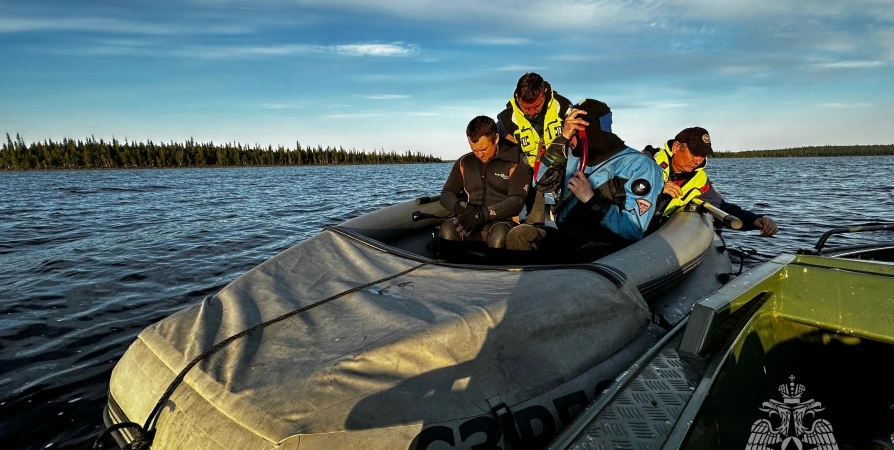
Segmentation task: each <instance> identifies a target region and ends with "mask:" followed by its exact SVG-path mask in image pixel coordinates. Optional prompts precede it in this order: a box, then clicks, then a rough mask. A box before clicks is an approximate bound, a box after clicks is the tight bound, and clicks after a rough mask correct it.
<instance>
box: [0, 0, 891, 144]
mask: <svg viewBox="0 0 894 450" xmlns="http://www.w3.org/2000/svg"><path fill="white" fill-rule="evenodd" d="M0 11H2V13H0V133H3V132H8V133H10V134H11V135H13V136H15V134H16V133H19V134H21V136H22V137H23V138H24V140H25V141H26V142H33V141H39V140H44V139H61V138H63V137H71V138H84V137H88V136H95V137H96V138H104V139H110V138H112V137H114V138H117V139H119V140H124V139H125V138H126V139H128V140H131V141H134V140H136V141H145V140H153V141H156V142H159V141H164V142H168V141H183V140H186V139H189V138H193V139H195V140H197V141H202V142H208V141H213V142H216V143H220V142H234V141H235V142H240V143H244V144H249V145H254V144H259V145H263V146H266V145H273V146H277V145H283V146H287V147H294V146H295V144H296V142H297V143H301V144H302V145H305V146H307V145H311V146H316V145H323V146H343V147H344V148H355V149H358V150H367V151H370V150H378V149H382V150H386V151H391V150H394V151H398V152H405V151H407V150H411V151H414V152H416V151H419V152H422V153H426V154H432V155H435V156H439V157H442V158H445V159H453V158H456V157H458V156H460V155H462V154H464V153H466V152H468V151H469V147H468V143H467V141H466V137H465V127H466V124H468V122H469V120H471V119H472V118H473V117H475V116H477V115H487V116H491V117H494V118H496V115H497V114H498V113H499V112H500V111H501V110H502V109H503V108H504V107H505V105H506V102H507V101H508V100H509V98H510V97H511V96H512V92H513V89H514V88H515V84H516V82H517V81H518V78H519V77H520V76H522V75H524V74H525V73H526V72H537V73H539V74H541V75H542V76H543V77H544V78H545V79H546V80H547V81H549V82H550V83H551V84H552V86H553V88H554V89H555V90H556V92H558V93H559V94H562V95H564V96H566V97H568V98H569V99H571V100H572V101H579V100H581V99H584V98H595V99H599V100H602V101H605V102H606V103H608V105H609V106H610V107H611V108H612V111H613V117H614V131H615V132H616V133H617V134H618V135H619V136H620V137H621V138H622V139H624V140H625V141H626V142H627V144H628V145H630V146H632V147H634V148H643V147H644V146H646V145H660V144H661V143H662V142H663V141H665V140H667V139H671V138H672V137H673V136H674V135H675V134H676V133H677V132H678V131H679V130H681V129H683V128H685V127H689V126H702V127H705V128H707V129H708V131H709V132H710V133H711V138H712V143H713V146H714V148H715V150H719V151H731V150H732V151H735V150H749V149H772V148H784V147H793V146H808V145H850V144H892V143H894V121H892V120H894V119H892V117H894V0H810V1H805V0H719V1H717V0H664V1H658V0H654V1H653V0H640V1H632V0H619V1H609V0H592V1H587V0H550V1H538V0H529V1H527V2H516V1H508V0H491V1H484V0H450V1H445V0H326V1H318V0H253V1H251V2H249V1H235V0H151V1H147V0H128V1H120V0H92V1H82V0H15V1H10V0H0Z"/></svg>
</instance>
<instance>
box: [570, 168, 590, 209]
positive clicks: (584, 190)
mask: <svg viewBox="0 0 894 450" xmlns="http://www.w3.org/2000/svg"><path fill="white" fill-rule="evenodd" d="M568 189H570V190H571V192H572V193H573V194H574V196H575V197H577V199H578V200H579V201H581V202H582V203H587V202H588V201H590V199H591V198H593V195H594V193H593V186H590V180H588V179H587V177H585V176H584V174H582V173H580V172H575V173H574V176H573V177H571V179H570V180H568Z"/></svg>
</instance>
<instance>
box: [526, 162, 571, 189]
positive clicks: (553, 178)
mask: <svg viewBox="0 0 894 450" xmlns="http://www.w3.org/2000/svg"><path fill="white" fill-rule="evenodd" d="M564 169H565V167H564V166H563V167H561V168H560V167H550V168H549V169H547V170H546V172H544V173H543V176H542V177H540V179H539V180H537V183H536V184H535V185H534V186H535V187H536V188H537V190H538V191H540V192H556V191H557V190H558V189H559V186H561V185H562V182H563V181H565V170H564Z"/></svg>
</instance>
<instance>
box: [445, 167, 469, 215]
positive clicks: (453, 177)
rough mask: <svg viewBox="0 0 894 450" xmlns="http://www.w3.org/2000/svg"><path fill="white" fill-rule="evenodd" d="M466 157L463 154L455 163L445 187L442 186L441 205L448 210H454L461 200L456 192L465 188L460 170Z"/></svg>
mask: <svg viewBox="0 0 894 450" xmlns="http://www.w3.org/2000/svg"><path fill="white" fill-rule="evenodd" d="M464 157H465V156H461V157H460V158H459V159H457V160H456V162H455V163H453V168H452V169H450V175H447V181H445V182H444V187H443V188H441V206H443V207H444V209H446V210H447V211H453V207H454V206H455V205H456V204H457V202H459V198H457V196H456V194H458V193H460V192H462V191H463V189H464V188H465V184H464V180H463V175H462V172H460V170H459V168H460V164H462V161H463V158H464Z"/></svg>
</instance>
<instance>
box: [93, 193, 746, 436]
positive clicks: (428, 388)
mask: <svg viewBox="0 0 894 450" xmlns="http://www.w3.org/2000/svg"><path fill="white" fill-rule="evenodd" d="M417 210H418V211H422V212H425V213H428V214H432V215H434V216H443V215H444V213H445V211H443V209H442V208H441V207H440V205H439V204H438V203H437V202H436V201H433V202H430V203H423V204H417V203H416V202H413V201H410V202H405V203H400V204H397V205H394V206H391V207H388V208H384V209H382V210H378V211H375V212H372V213H369V214H367V215H364V216H360V217H357V218H354V219H351V220H348V221H346V222H344V223H342V224H340V225H339V226H336V227H331V228H328V229H326V230H324V231H323V232H321V233H320V234H319V235H317V236H314V237H312V238H310V239H307V240H306V241H303V242H301V243H299V244H297V245H296V246H294V247H292V248H290V249H288V250H286V251H284V252H282V253H280V254H279V255H276V256H275V257H273V258H271V259H270V260H268V261H267V262H265V263H263V264H261V265H260V266H258V267H256V268H254V269H252V270H251V271H249V272H246V273H245V274H243V275H242V276H240V277H239V278H237V279H236V280H234V281H233V282H232V283H230V284H229V285H228V286H226V287H225V288H224V289H222V290H221V291H220V292H218V293H217V294H215V295H213V296H210V297H208V298H206V299H205V300H203V301H202V302H200V303H198V304H195V305H192V306H189V307H187V308H185V309H183V310H181V311H179V312H178V313H175V314H174V315H172V316H170V317H168V318H166V319H164V320H162V321H160V322H158V323H156V324H154V325H152V326H150V327H148V328H147V329H146V330H144V331H143V332H142V333H141V334H140V335H139V336H138V338H137V340H136V341H135V342H134V343H133V344H132V345H131V347H130V348H129V349H128V351H127V352H126V353H125V355H124V356H123V357H122V358H121V360H120V361H119V362H118V363H117V365H116V366H115V369H114V370H113V373H112V377H111V381H110V388H109V406H108V408H107V410H106V414H105V418H106V422H107V423H108V424H111V423H120V422H122V421H134V422H139V423H142V422H143V421H145V420H146V418H147V417H148V416H149V413H150V411H151V410H152V409H153V406H155V403H156V402H157V401H158V399H159V398H160V396H161V395H162V393H163V392H164V391H165V389H166V388H167V387H168V386H169V384H170V383H171V381H172V380H173V379H174V378H175V376H176V375H177V373H178V372H179V371H180V370H181V369H182V368H183V367H185V366H186V365H187V363H188V362H190V361H191V360H193V358H195V357H196V356H197V355H199V354H201V353H202V352H203V351H205V350H206V349H208V348H210V347H211V346H212V345H213V344H214V343H216V342H220V341H222V340H224V339H226V338H227V337H229V336H232V335H235V334H237V333H239V332H241V331H243V330H246V329H248V328H251V327H254V326H257V325H258V324H261V323H264V322H266V321H269V320H271V319H274V318H277V317H280V316H283V315H285V314H290V313H291V312H292V311H295V310H297V309H302V310H303V312H301V313H300V314H295V315H293V316H290V317H289V318H288V319H287V320H282V321H280V322H277V323H275V324H273V325H270V326H267V327H264V328H262V329H259V330H257V331H255V332H253V333H251V334H249V335H248V336H246V337H245V338H243V339H240V340H237V341H235V342H233V343H232V344H231V345H229V346H227V347H226V348H224V349H223V350H221V351H220V352H218V353H216V354H214V355H211V356H209V357H207V358H206V359H204V360H203V361H202V362H200V363H199V364H198V365H196V366H195V367H194V368H193V369H191V370H190V371H189V372H188V373H187V374H186V377H185V379H184V381H183V383H181V384H180V385H179V386H177V388H176V389H175V390H174V393H173V395H172V396H171V397H170V399H169V401H168V402H167V404H166V406H165V408H164V409H163V410H162V412H161V414H160V415H159V417H158V422H157V431H156V435H155V438H154V442H153V446H152V448H153V449H167V448H301V449H317V448H367V449H393V448H409V449H436V448H473V447H474V448H492V447H489V446H491V445H501V446H503V447H504V448H506V447H507V446H508V445H509V444H510V443H511V442H513V441H516V442H517V441H519V440H521V441H522V442H524V443H525V445H526V446H528V448H544V447H545V446H546V445H548V443H549V442H550V441H552V439H553V438H554V437H555V435H556V434H557V433H559V432H560V431H561V430H562V429H563V428H564V427H565V426H567V425H568V424H569V423H570V422H571V421H572V420H573V419H574V417H575V416H576V415H578V414H580V412H581V411H582V410H583V409H584V408H585V407H586V405H587V404H589V403H590V402H592V401H593V400H594V399H595V398H597V397H598V396H599V395H600V393H601V392H602V389H603V388H604V387H605V386H606V385H608V384H609V383H611V381H612V380H613V379H615V378H616V377H617V376H618V375H619V374H620V373H621V372H622V371H623V370H624V369H625V368H627V367H628V366H629V365H630V364H631V363H632V362H633V361H635V360H636V359H637V358H638V357H639V356H640V355H642V354H643V352H644V351H646V349H648V348H649V347H651V346H653V345H654V344H655V343H656V342H658V341H659V340H660V339H661V338H662V337H663V336H664V335H666V333H667V331H668V329H669V328H670V327H672V326H673V325H675V324H677V323H679V322H680V321H682V320H683V319H684V318H685V317H686V316H687V315H688V313H689V309H690V308H691V306H692V304H694V302H695V301H696V300H697V299H699V298H702V297H703V296H705V295H707V294H709V293H710V292H713V291H715V290H716V289H718V288H719V287H721V286H722V280H724V279H725V278H724V276H723V275H726V274H729V273H730V272H731V265H730V261H729V258H728V256H727V254H726V253H725V251H724V250H723V246H722V241H721V240H720V239H719V237H718V236H717V235H716V234H715V233H714V229H713V226H712V219H711V217H710V216H708V215H705V214H700V213H694V212H684V211H681V212H679V213H676V214H675V215H674V216H673V217H672V218H671V219H670V221H669V222H668V223H667V224H665V225H664V226H663V227H662V228H661V229H659V230H657V231H656V232H655V233H653V234H651V235H649V236H648V237H646V238H645V239H643V240H642V241H640V242H637V243H635V244H633V245H631V246H629V247H627V248H624V249H622V250H620V251H618V252H616V253H614V254H612V255H609V256H607V257H605V258H602V259H600V260H598V261H594V263H592V264H578V265H569V266H518V267H516V266H500V267H493V266H467V265H466V266H464V265H454V264H446V263H443V262H440V261H436V260H433V259H431V257H432V254H431V253H430V250H428V249H427V248H426V244H427V243H428V242H429V241H430V239H431V233H432V231H433V230H434V229H435V227H436V226H437V225H438V224H439V223H440V221H441V220H443V219H437V218H432V219H424V220H418V221H413V220H412V214H413V212H414V211H417ZM116 438H118V439H120V440H121V441H125V442H126V441H128V440H129V439H132V435H130V433H129V431H128V430H126V429H125V430H122V432H121V433H117V436H116ZM481 445H484V447H481Z"/></svg>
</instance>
